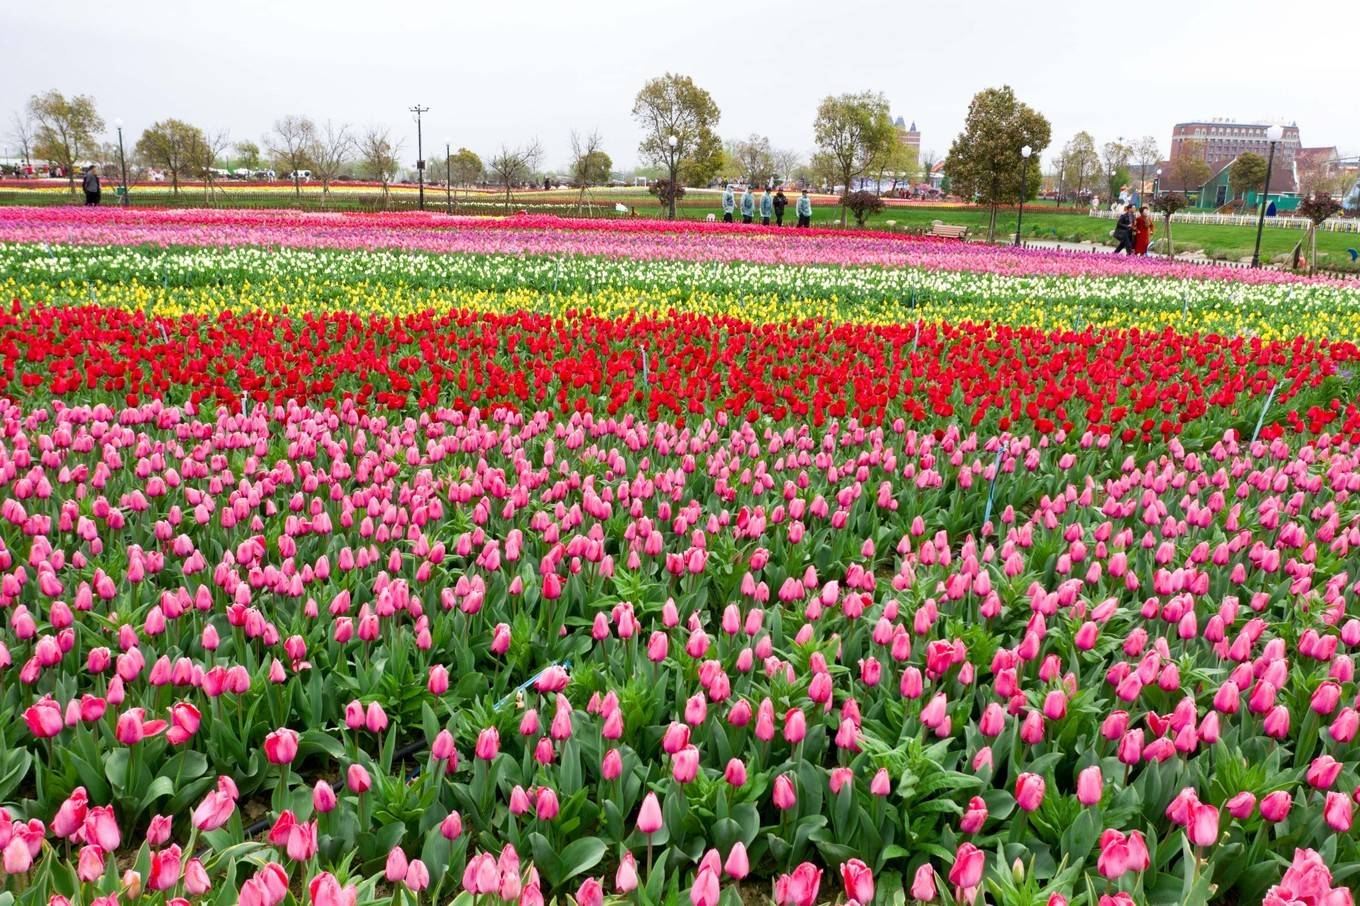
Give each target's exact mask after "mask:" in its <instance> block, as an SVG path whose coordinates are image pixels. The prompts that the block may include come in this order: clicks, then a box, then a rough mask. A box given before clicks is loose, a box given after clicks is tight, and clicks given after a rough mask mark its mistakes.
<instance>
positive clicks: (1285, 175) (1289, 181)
mask: <svg viewBox="0 0 1360 906" xmlns="http://www.w3.org/2000/svg"><path fill="white" fill-rule="evenodd" d="M1236 160H1237V158H1236V157H1234V158H1233V159H1232V160H1230V161H1228V162H1227V163H1225V164H1223V165H1222V166H1221V167H1219V168H1218V169H1217V170H1213V169H1211V170H1210V174H1211V175H1210V176H1209V178H1208V179H1206V180H1204V182H1203V183H1202V184H1200V185H1197V186H1195V185H1189V186H1188V185H1184V184H1182V183H1181V181H1180V180H1179V179H1178V178H1177V175H1176V168H1175V167H1174V166H1172V164H1171V161H1167V160H1164V161H1161V162H1160V163H1158V164H1157V167H1158V169H1160V170H1161V171H1162V174H1161V176H1159V177H1158V183H1157V185H1158V189H1159V191H1162V192H1198V191H1199V190H1200V189H1202V188H1204V186H1207V185H1208V184H1209V183H1212V182H1217V181H1218V180H1219V178H1220V177H1223V178H1226V177H1225V173H1226V172H1227V171H1228V170H1231V169H1232V165H1233V163H1235V162H1236ZM1298 191H1299V182H1298V174H1297V173H1295V170H1294V167H1293V166H1291V165H1290V164H1289V163H1288V162H1285V163H1284V164H1281V162H1280V158H1279V155H1276V159H1275V167H1274V169H1272V170H1271V171H1270V189H1269V193H1268V194H1271V195H1281V194H1286V195H1293V194H1297V193H1298Z"/></svg>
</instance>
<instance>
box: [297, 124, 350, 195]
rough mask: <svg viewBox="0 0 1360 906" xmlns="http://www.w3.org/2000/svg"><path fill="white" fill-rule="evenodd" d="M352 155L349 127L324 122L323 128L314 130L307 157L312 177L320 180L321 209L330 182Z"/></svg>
mask: <svg viewBox="0 0 1360 906" xmlns="http://www.w3.org/2000/svg"><path fill="white" fill-rule="evenodd" d="M353 153H354V137H353V136H352V135H350V132H349V126H348V125H347V124H345V123H341V124H340V125H339V126H336V125H335V124H334V123H332V122H331V121H330V120H326V126H325V128H324V129H318V130H316V132H315V134H314V135H313V137H312V147H311V149H310V150H309V151H308V152H307V156H308V158H309V159H310V160H311V162H312V167H311V169H312V173H313V175H315V176H316V178H317V179H319V180H321V206H322V207H323V208H324V207H325V206H326V199H328V198H329V197H330V194H331V181H332V180H334V179H335V177H337V176H339V175H340V174H341V173H342V172H343V171H344V169H345V164H346V163H348V162H349V159H350V155H352V154H353Z"/></svg>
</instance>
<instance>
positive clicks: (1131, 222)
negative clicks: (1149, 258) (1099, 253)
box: [1114, 204, 1154, 255]
mask: <svg viewBox="0 0 1360 906" xmlns="http://www.w3.org/2000/svg"><path fill="white" fill-rule="evenodd" d="M1153 230H1154V226H1153V223H1152V217H1151V216H1150V215H1149V214H1148V209H1147V207H1146V206H1144V207H1141V208H1138V209H1137V212H1136V213H1135V211H1134V207H1133V205H1131V204H1126V205H1124V213H1122V214H1120V215H1119V220H1118V221H1116V222H1115V227H1114V238H1115V241H1116V242H1117V243H1118V245H1116V246H1115V249H1114V253H1115V254H1116V255H1118V254H1119V253H1120V252H1126V253H1128V254H1130V255H1146V254H1147V253H1148V246H1150V245H1152V233H1153Z"/></svg>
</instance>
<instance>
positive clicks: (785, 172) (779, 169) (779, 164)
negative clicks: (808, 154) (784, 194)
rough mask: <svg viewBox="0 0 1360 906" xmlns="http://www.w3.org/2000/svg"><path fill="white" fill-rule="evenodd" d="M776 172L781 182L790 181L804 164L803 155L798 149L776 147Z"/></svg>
mask: <svg viewBox="0 0 1360 906" xmlns="http://www.w3.org/2000/svg"><path fill="white" fill-rule="evenodd" d="M773 157H774V172H775V176H776V177H777V178H778V179H779V180H780V182H788V181H789V180H791V179H792V178H793V174H794V173H795V172H797V171H798V168H799V167H801V166H802V165H803V157H802V155H801V154H799V153H798V152H797V151H791V150H788V149H784V148H776V149H775V150H774V152H773Z"/></svg>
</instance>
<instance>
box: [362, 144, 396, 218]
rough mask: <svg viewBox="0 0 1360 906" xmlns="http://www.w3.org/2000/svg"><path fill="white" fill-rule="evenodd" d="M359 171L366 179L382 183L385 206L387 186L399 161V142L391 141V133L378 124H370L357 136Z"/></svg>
mask: <svg viewBox="0 0 1360 906" xmlns="http://www.w3.org/2000/svg"><path fill="white" fill-rule="evenodd" d="M358 150H359V172H360V174H361V175H363V176H364V177H366V178H367V179H376V180H377V181H378V182H380V183H381V184H382V199H383V207H387V204H388V199H389V193H388V187H389V186H390V185H391V183H392V180H393V179H395V178H396V176H397V169H398V168H399V167H400V166H401V162H400V161H399V160H398V159H397V154H398V153H399V152H400V151H401V144H400V143H399V142H397V143H394V142H393V141H392V134H391V133H390V132H388V131H387V130H386V129H384V128H382V127H380V126H370V127H369V128H368V129H367V130H366V131H365V132H364V134H363V135H362V136H361V137H360V138H359V148H358Z"/></svg>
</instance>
